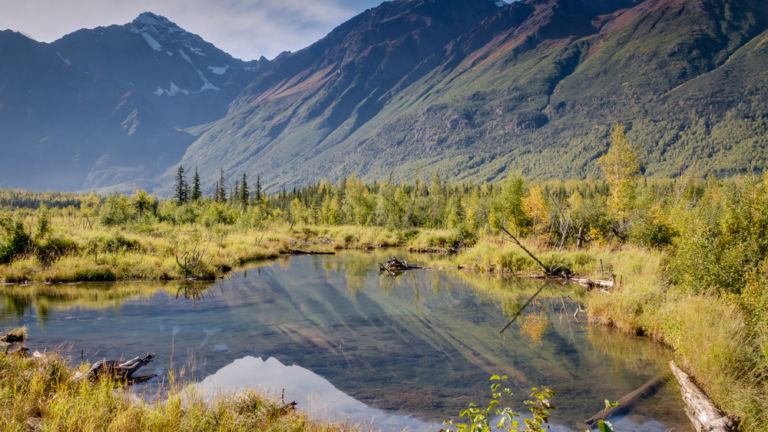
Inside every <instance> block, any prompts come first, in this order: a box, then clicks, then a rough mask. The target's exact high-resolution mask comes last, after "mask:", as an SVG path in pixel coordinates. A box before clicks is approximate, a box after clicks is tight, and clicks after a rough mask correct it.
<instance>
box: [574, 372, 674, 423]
mask: <svg viewBox="0 0 768 432" xmlns="http://www.w3.org/2000/svg"><path fill="white" fill-rule="evenodd" d="M668 378H669V374H668V373H665V374H661V375H659V376H657V377H656V378H653V379H651V380H649V381H648V382H646V383H645V384H643V385H642V386H640V387H639V388H637V390H635V391H633V392H631V393H629V394H627V395H626V396H624V397H623V398H621V399H619V400H618V402H616V405H615V406H612V407H610V408H607V409H603V410H600V412H598V413H597V414H595V415H593V416H592V417H590V418H588V419H586V420H584V423H586V424H588V425H589V426H594V425H595V424H596V423H597V421H598V420H604V419H607V418H609V417H613V416H617V415H621V414H625V413H627V412H628V411H629V410H631V409H632V407H634V406H635V405H637V403H638V402H640V401H641V400H643V399H644V398H647V397H650V396H653V395H654V394H656V392H657V391H658V390H659V389H660V388H661V386H662V385H664V383H665V382H666V381H667V379H668Z"/></svg>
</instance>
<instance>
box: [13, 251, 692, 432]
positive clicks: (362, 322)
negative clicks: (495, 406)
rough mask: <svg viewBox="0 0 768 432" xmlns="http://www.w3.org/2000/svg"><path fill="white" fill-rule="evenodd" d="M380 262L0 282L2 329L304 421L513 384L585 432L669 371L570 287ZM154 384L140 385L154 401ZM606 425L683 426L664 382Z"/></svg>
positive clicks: (396, 417)
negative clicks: (217, 276)
mask: <svg viewBox="0 0 768 432" xmlns="http://www.w3.org/2000/svg"><path fill="white" fill-rule="evenodd" d="M389 253H392V252H389ZM401 255H402V254H401ZM385 258H386V255H383V254H382V253H378V254H367V253H358V252H344V253H340V254H337V255H333V256H300V257H293V258H287V259H282V260H279V261H275V262H271V263H265V264H262V265H260V266H258V267H254V268H249V269H246V270H240V271H236V272H233V273H232V274H231V275H230V277H229V278H227V279H224V280H220V281H217V282H215V283H213V284H202V283H176V284H160V283H146V282H145V283H138V282H137V283H122V284H111V285H106V284H102V285H88V284H84V285H80V286H53V287H45V286H42V287H23V286H16V287H12V288H7V287H6V288H5V289H3V290H2V291H0V323H1V325H2V327H4V328H8V327H13V326H20V325H24V326H26V327H27V329H28V331H29V346H30V347H31V348H38V349H43V348H47V349H51V348H52V347H56V348H57V349H58V350H60V351H61V352H64V353H65V354H67V355H69V356H71V357H72V358H73V360H74V361H79V360H80V358H81V356H82V358H83V359H85V360H87V361H95V360H98V359H101V358H109V359H114V358H120V357H121V356H122V357H123V358H127V357H133V356H135V355H138V354H142V353H146V352H153V353H156V354H157V357H156V359H155V362H153V363H152V364H150V365H149V366H148V367H146V368H145V369H150V370H148V371H143V372H154V373H157V374H158V375H159V376H160V377H163V376H165V377H167V376H168V370H169V368H173V369H174V370H176V371H178V370H180V369H184V370H186V379H192V380H194V382H195V384H194V385H195V387H196V390H197V391H198V392H199V393H201V394H202V395H204V396H205V397H213V396H214V395H216V394H220V393H222V392H230V391H237V390H240V389H243V388H254V389H258V390H261V391H264V392H267V393H271V394H274V395H276V396H280V395H281V394H282V393H283V392H284V393H285V399H286V400H296V401H297V402H298V404H299V407H300V408H301V409H303V410H305V411H307V412H309V413H310V415H311V416H312V417H313V418H317V419H325V420H333V421H347V422H349V423H351V424H366V425H368V426H372V427H373V429H376V430H381V431H399V430H403V429H404V428H407V429H408V430H419V431H421V430H434V431H436V430H439V429H440V427H441V422H442V421H443V420H446V419H449V418H454V417H455V416H456V415H457V414H458V412H459V410H461V409H462V408H465V407H466V406H467V404H468V403H470V402H477V403H478V404H482V403H485V402H487V401H488V398H489V397H490V392H489V388H488V386H489V377H490V376H491V375H492V374H499V375H507V376H508V377H509V379H508V381H507V385H508V386H509V387H510V388H512V390H513V391H514V392H515V397H514V400H513V401H511V402H510V403H512V404H513V405H511V406H513V407H514V408H515V409H516V410H518V411H520V412H524V411H526V409H525V406H524V405H523V404H522V400H523V399H525V398H526V397H527V396H528V395H529V394H530V392H531V387H534V386H547V387H550V388H552V389H553V390H555V391H556V395H555V397H554V399H553V402H554V404H555V405H556V407H557V408H556V409H555V410H554V411H553V412H552V416H551V423H552V430H562V431H572V430H573V431H583V430H585V429H586V426H585V424H584V419H586V418H588V417H591V416H592V415H594V414H595V413H597V412H598V411H600V410H601V409H602V408H603V407H604V400H605V399H609V400H612V401H615V400H618V399H619V398H621V397H622V396H624V395H626V394H628V393H630V392H631V391H633V390H635V389H637V388H638V387H640V386H641V385H643V384H644V383H645V382H647V381H648V380H649V379H652V378H653V377H656V376H658V375H659V374H660V373H663V372H665V371H666V370H667V362H668V360H669V359H670V358H671V354H670V353H669V352H668V351H667V350H666V349H664V348H663V347H661V346H659V345H658V344H655V343H653V342H651V341H649V340H647V339H646V338H640V337H632V336H627V335H624V334H620V333H618V332H615V331H612V330H610V329H606V328H602V327H599V326H590V325H587V324H585V319H586V317H585V314H583V313H582V314H580V315H579V318H574V315H573V314H574V311H575V310H576V308H577V307H578V296H579V289H578V288H576V287H574V286H571V285H563V284H562V283H559V282H555V283H553V282H551V281H543V280H530V279H514V278H506V279H505V278H499V277H489V276H485V275H476V274H468V273H466V272H459V271H451V270H414V271H409V272H407V273H405V274H403V275H401V276H399V277H395V278H393V277H390V276H387V275H380V274H379V272H378V268H377V262H379V261H383V260H384V259H385ZM410 258H411V259H412V260H415V261H417V260H418V257H410ZM542 284H547V286H545V287H544V288H543V289H542V294H541V295H540V296H539V297H538V298H537V299H536V300H535V301H534V302H532V303H531V305H530V306H529V307H528V308H527V309H526V311H525V312H524V314H523V315H522V316H521V317H520V318H519V319H518V320H517V321H516V323H515V324H513V325H512V326H511V327H510V328H509V329H508V330H507V331H506V332H504V333H503V334H500V333H499V330H500V329H501V328H503V327H504V325H505V324H506V323H507V322H508V321H509V319H510V316H512V315H513V314H514V313H515V312H516V311H517V309H518V308H519V306H520V305H521V304H523V303H524V302H525V301H526V300H527V299H528V297H530V296H531V295H532V294H533V293H535V292H536V291H537V290H539V288H541V287H542ZM33 291H34V292H35V293H36V294H35V295H32V294H31V292H33ZM153 368H154V371H152V370H151V369H153ZM190 377H191V378H190ZM154 381H155V382H154V383H152V382H150V383H148V384H145V385H144V386H140V387H137V388H136V391H139V392H142V391H143V392H146V393H148V394H149V393H152V392H155V393H156V392H157V391H159V390H158V389H159V388H161V387H162V384H158V383H159V382H160V383H161V382H162V380H157V379H156V380H154ZM611 420H612V422H613V423H614V425H615V426H616V427H617V428H618V430H622V431H647V432H650V431H666V430H670V429H674V430H680V431H683V430H690V428H689V426H688V422H687V419H686V418H685V415H684V414H683V408H682V405H681V401H680V399H679V395H678V390H677V389H676V387H675V386H674V383H667V384H666V385H665V386H664V387H662V388H661V390H660V391H659V392H658V393H657V394H656V395H654V396H652V397H649V398H647V399H645V400H643V401H642V402H641V403H640V404H638V405H637V406H636V407H635V408H633V409H632V410H631V411H630V412H629V413H628V414H626V415H624V416H622V417H618V418H614V419H611Z"/></svg>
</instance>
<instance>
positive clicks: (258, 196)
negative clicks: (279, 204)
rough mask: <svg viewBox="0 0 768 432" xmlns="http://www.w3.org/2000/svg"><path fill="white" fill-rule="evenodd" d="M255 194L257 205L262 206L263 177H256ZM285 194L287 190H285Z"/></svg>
mask: <svg viewBox="0 0 768 432" xmlns="http://www.w3.org/2000/svg"><path fill="white" fill-rule="evenodd" d="M254 193H255V194H256V203H258V204H261V176H256V190H255V191H254ZM283 193H285V189H283Z"/></svg>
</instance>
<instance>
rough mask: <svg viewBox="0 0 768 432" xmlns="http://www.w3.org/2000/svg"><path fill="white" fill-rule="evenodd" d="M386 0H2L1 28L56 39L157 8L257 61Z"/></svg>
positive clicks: (125, 20) (230, 50)
mask: <svg viewBox="0 0 768 432" xmlns="http://www.w3.org/2000/svg"><path fill="white" fill-rule="evenodd" d="M381 2H382V0H320V1H311V0H0V29H11V30H15V31H20V32H22V33H24V34H25V35H27V36H28V37H31V38H32V39H35V40H37V41H41V42H51V41H54V40H56V39H58V38H60V37H61V36H64V35H65V34H67V33H71V32H73V31H75V30H78V29H81V28H95V27H99V26H107V25H111V24H126V23H128V22H131V21H133V19H134V18H136V17H137V16H138V15H139V14H140V13H142V12H147V11H149V12H154V13H156V14H158V15H163V16H165V17H166V18H168V19H169V20H171V21H173V22H175V23H176V24H177V25H178V26H179V27H181V28H183V29H185V30H187V31H189V32H192V33H195V34H198V35H199V36H200V37H202V38H203V39H205V40H206V41H208V42H211V43H212V44H214V45H216V46H217V47H218V48H220V49H222V50H224V51H226V52H228V53H229V54H231V55H233V56H235V57H237V58H240V59H243V60H253V59H257V58H259V57H261V56H264V57H267V58H269V59H271V58H274V57H275V56H277V55H278V54H280V53H281V52H283V51H296V50H299V49H301V48H304V47H306V46H307V45H309V44H311V43H313V42H315V41H316V40H318V39H320V38H322V37H323V36H325V35H326V34H328V32H330V31H331V30H332V29H333V28H334V27H336V26H337V25H339V24H341V23H343V22H344V21H346V20H347V19H349V18H351V17H353V16H355V15H357V14H358V13H360V12H362V11H364V10H366V9H368V8H371V7H374V6H376V5H378V4H379V3H381Z"/></svg>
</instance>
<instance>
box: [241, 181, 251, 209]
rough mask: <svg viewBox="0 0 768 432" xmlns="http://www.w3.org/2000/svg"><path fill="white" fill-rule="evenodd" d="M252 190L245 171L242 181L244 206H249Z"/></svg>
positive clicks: (242, 202) (242, 201)
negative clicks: (249, 188) (249, 187)
mask: <svg viewBox="0 0 768 432" xmlns="http://www.w3.org/2000/svg"><path fill="white" fill-rule="evenodd" d="M250 195H251V192H250V191H249V190H248V181H247V180H246V176H245V173H243V180H242V182H241V183H240V203H241V204H242V205H243V207H248V198H250Z"/></svg>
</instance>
